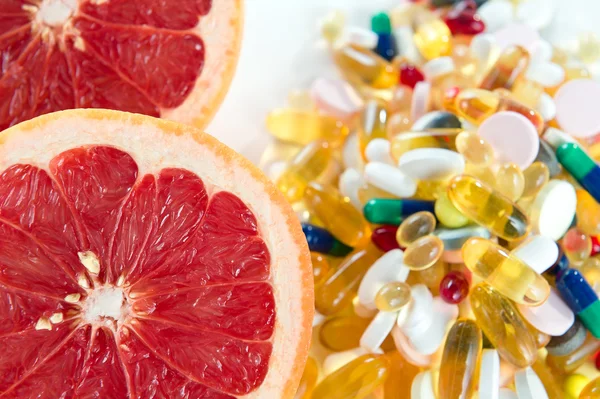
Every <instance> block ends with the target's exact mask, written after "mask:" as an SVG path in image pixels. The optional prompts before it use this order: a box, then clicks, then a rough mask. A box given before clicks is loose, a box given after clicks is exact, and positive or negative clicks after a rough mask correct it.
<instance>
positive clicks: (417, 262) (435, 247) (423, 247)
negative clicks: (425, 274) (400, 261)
mask: <svg viewBox="0 0 600 399" xmlns="http://www.w3.org/2000/svg"><path fill="white" fill-rule="evenodd" d="M443 253H444V243H443V242H442V240H440V238H439V237H437V236H435V235H432V234H429V235H426V236H424V237H421V238H419V239H417V240H415V241H414V242H412V243H411V244H410V245H409V246H408V247H406V250H405V251H404V265H405V266H406V267H408V268H409V269H410V270H414V271H420V270H425V269H428V268H430V267H432V266H433V265H435V264H436V263H437V262H439V261H440V260H441V258H442V254H443Z"/></svg>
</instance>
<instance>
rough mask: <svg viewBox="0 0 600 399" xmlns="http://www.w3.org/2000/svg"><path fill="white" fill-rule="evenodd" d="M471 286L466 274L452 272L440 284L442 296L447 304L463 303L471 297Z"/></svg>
mask: <svg viewBox="0 0 600 399" xmlns="http://www.w3.org/2000/svg"><path fill="white" fill-rule="evenodd" d="M469 285H470V284H469V279H467V277H466V276H465V275H464V273H461V272H459V271H451V272H450V273H448V274H446V275H445V276H444V278H443V279H442V281H441V282H440V296H441V297H442V299H443V300H444V301H445V302H447V303H451V304H457V303H461V302H462V301H464V300H465V299H466V298H467V296H468V295H469Z"/></svg>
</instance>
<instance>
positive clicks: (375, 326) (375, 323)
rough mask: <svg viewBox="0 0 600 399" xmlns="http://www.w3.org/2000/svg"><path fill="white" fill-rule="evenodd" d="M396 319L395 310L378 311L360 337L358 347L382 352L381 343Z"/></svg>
mask: <svg viewBox="0 0 600 399" xmlns="http://www.w3.org/2000/svg"><path fill="white" fill-rule="evenodd" d="M397 319H398V313H396V312H382V311H380V312H378V313H377V315H376V316H375V317H374V318H373V320H371V323H370V324H369V326H368V327H367V329H366V330H365V332H364V333H363V335H362V337H360V347H361V348H364V349H366V350H367V351H368V352H370V353H383V351H382V350H381V344H383V341H384V340H385V338H386V337H387V336H388V335H389V333H390V332H391V331H392V328H393V327H394V325H395V324H396V320H397Z"/></svg>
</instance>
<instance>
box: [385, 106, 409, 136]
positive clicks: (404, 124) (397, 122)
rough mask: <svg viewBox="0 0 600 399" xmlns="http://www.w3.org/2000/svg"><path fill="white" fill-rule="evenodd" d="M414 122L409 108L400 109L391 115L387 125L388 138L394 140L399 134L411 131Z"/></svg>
mask: <svg viewBox="0 0 600 399" xmlns="http://www.w3.org/2000/svg"><path fill="white" fill-rule="evenodd" d="M412 124H413V120H412V119H411V115H410V111H409V110H404V111H398V112H395V113H393V114H392V115H391V116H390V117H389V120H388V124H387V127H386V134H387V137H388V139H390V140H392V139H393V138H394V137H396V136H397V135H400V134H402V133H404V132H407V131H409V130H410V128H411V126H412Z"/></svg>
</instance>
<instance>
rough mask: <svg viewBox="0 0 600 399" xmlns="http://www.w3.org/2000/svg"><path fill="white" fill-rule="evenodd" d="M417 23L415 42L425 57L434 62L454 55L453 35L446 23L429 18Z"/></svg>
mask: <svg viewBox="0 0 600 399" xmlns="http://www.w3.org/2000/svg"><path fill="white" fill-rule="evenodd" d="M417 22H418V23H417V24H416V26H417V28H416V30H415V35H414V41H415V45H416V46H417V49H419V52H420V53H421V55H423V57H425V58H426V59H428V60H432V59H434V58H438V57H442V56H445V55H450V54H451V53H452V41H451V40H450V39H451V38H452V33H451V32H450V29H449V28H448V25H446V23H445V22H444V21H442V20H441V19H439V18H435V17H429V18H426V19H425V20H423V21H417Z"/></svg>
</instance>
